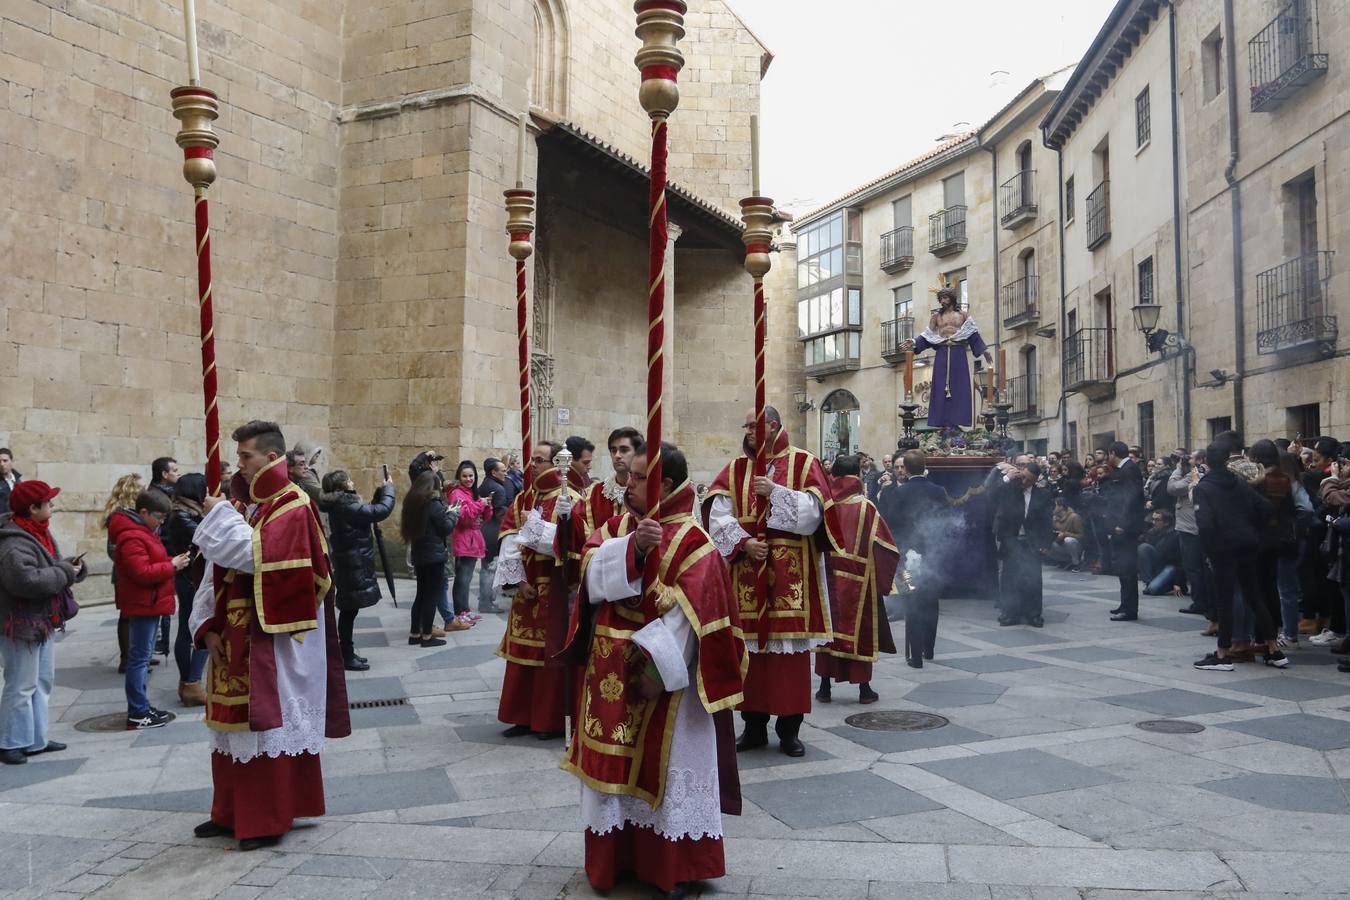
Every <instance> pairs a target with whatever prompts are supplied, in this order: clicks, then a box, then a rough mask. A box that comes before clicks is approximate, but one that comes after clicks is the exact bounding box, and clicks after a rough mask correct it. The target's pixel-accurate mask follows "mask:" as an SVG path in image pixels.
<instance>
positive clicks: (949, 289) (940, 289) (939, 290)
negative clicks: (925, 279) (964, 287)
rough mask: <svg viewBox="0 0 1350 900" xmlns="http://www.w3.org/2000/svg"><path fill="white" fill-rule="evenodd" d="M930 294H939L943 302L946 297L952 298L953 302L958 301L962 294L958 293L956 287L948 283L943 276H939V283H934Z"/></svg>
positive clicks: (929, 290)
mask: <svg viewBox="0 0 1350 900" xmlns="http://www.w3.org/2000/svg"><path fill="white" fill-rule="evenodd" d="M928 292H929V293H930V294H937V297H938V299H939V300H941V299H942V298H943V297H944V296H946V297H950V298H951V299H953V300H955V299H957V298H958V297H959V296H960V294H959V293H958V291H957V287H956V285H955V284H954V283H952V282H950V281H948V280H947V279H946V278H945V277H944V276H942V275H939V276H938V278H937V281H935V282H933V286H932V287H930V288H929V289H928Z"/></svg>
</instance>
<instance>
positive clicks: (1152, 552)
mask: <svg viewBox="0 0 1350 900" xmlns="http://www.w3.org/2000/svg"><path fill="white" fill-rule="evenodd" d="M1138 568H1139V580H1140V581H1142V582H1144V593H1145V594H1150V595H1153V596H1157V595H1160V594H1167V593H1170V592H1171V590H1172V588H1173V587H1175V586H1176V585H1178V584H1181V570H1180V569H1179V568H1178V567H1177V566H1173V565H1166V566H1164V565H1161V564H1160V563H1159V562H1158V548H1157V547H1154V546H1153V545H1152V544H1140V545H1139V564H1138Z"/></svg>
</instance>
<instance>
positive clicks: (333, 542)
mask: <svg viewBox="0 0 1350 900" xmlns="http://www.w3.org/2000/svg"><path fill="white" fill-rule="evenodd" d="M319 508H320V509H322V510H323V511H324V512H326V513H328V546H329V553H330V556H331V559H332V563H333V584H334V586H335V587H336V588H337V608H338V609H343V610H353V609H364V608H365V607H367V606H374V605H375V604H376V603H378V602H379V601H380V596H381V595H380V582H379V580H378V579H377V578H376V577H375V538H374V535H373V533H372V531H371V526H373V525H374V524H375V523H376V522H383V521H384V520H385V519H387V518H389V514H390V513H391V512H393V511H394V487H393V485H389V484H382V485H380V487H379V488H378V489H377V490H376V491H375V498H374V499H373V500H371V502H369V503H362V502H361V497H360V496H359V495H358V494H357V493H356V492H355V491H342V492H340V493H337V494H324V495H323V496H322V497H321V498H320V499H319Z"/></svg>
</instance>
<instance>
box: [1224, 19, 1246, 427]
mask: <svg viewBox="0 0 1350 900" xmlns="http://www.w3.org/2000/svg"><path fill="white" fill-rule="evenodd" d="M1223 30H1224V36H1225V37H1226V38H1227V40H1225V41H1224V48H1225V53H1224V63H1225V69H1226V72H1225V77H1226V78H1227V79H1228V165H1227V166H1226V167H1225V168H1224V170H1223V177H1224V180H1225V181H1227V182H1228V193H1229V195H1230V201H1229V206H1230V208H1231V209H1232V213H1233V343H1234V345H1235V346H1234V350H1235V351H1236V352H1235V353H1234V361H1233V371H1234V378H1233V429H1234V430H1235V431H1237V432H1238V433H1239V434H1242V433H1243V431H1244V428H1243V426H1244V425H1245V422H1244V419H1245V416H1244V415H1243V412H1244V404H1243V400H1244V397H1243V394H1244V390H1243V384H1242V376H1243V374H1244V365H1243V350H1244V349H1245V347H1246V343H1247V329H1246V322H1245V321H1244V318H1243V313H1244V312H1245V305H1246V304H1245V300H1246V292H1245V291H1244V289H1243V280H1242V272H1243V268H1244V266H1243V260H1242V190H1241V185H1240V184H1239V183H1238V179H1237V164H1238V91H1237V51H1236V50H1235V49H1234V47H1233V36H1234V29H1233V0H1223Z"/></svg>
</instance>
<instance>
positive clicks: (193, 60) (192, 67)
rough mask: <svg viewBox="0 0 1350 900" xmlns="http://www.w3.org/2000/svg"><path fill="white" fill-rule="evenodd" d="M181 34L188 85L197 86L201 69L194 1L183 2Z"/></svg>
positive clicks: (200, 80) (184, 0) (200, 76)
mask: <svg viewBox="0 0 1350 900" xmlns="http://www.w3.org/2000/svg"><path fill="white" fill-rule="evenodd" d="M183 34H184V40H185V41H186V42H187V58H188V84H191V85H198V84H201V83H202V69H201V64H200V63H199V62H198V60H197V5H196V0H183Z"/></svg>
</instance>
